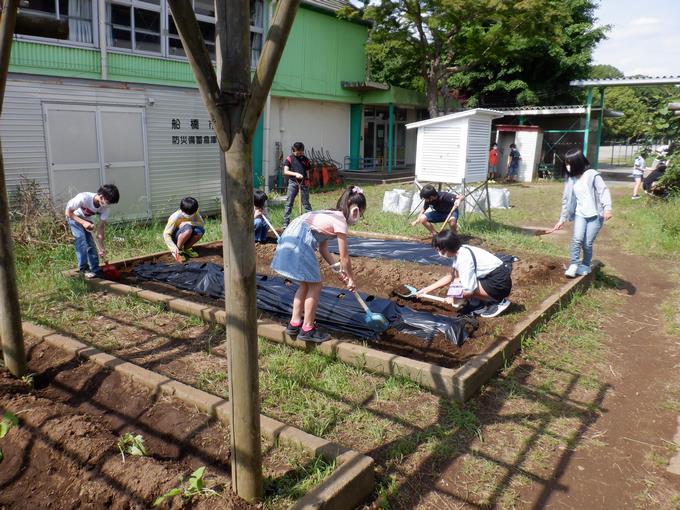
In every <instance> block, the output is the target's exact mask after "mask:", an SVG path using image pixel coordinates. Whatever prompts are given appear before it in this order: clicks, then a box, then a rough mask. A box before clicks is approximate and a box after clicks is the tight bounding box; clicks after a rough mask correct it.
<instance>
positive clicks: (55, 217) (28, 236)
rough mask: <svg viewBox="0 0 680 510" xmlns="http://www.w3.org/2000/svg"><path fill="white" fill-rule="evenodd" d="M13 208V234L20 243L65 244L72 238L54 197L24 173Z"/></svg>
mask: <svg viewBox="0 0 680 510" xmlns="http://www.w3.org/2000/svg"><path fill="white" fill-rule="evenodd" d="M12 203H13V207H12V209H11V211H10V220H11V221H12V227H13V228H12V234H13V235H12V238H13V240H14V242H15V243H16V244H18V245H24V246H29V245H30V246H35V245H36V244H44V245H52V244H64V243H67V242H69V241H70V233H69V231H68V228H67V226H66V222H65V221H64V216H63V215H62V214H59V213H58V212H57V210H56V209H55V207H54V205H53V204H52V200H51V198H50V196H49V193H47V192H46V191H45V190H44V189H43V188H42V187H41V186H40V184H38V183H37V182H36V181H35V180H33V179H27V178H26V177H23V176H22V177H21V178H20V180H19V185H18V186H17V188H16V191H15V192H14V193H13V195H12Z"/></svg>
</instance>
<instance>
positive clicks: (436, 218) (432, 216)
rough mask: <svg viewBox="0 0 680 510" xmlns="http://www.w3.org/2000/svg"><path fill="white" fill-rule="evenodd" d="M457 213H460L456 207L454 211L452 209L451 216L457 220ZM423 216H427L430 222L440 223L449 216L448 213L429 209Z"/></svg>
mask: <svg viewBox="0 0 680 510" xmlns="http://www.w3.org/2000/svg"><path fill="white" fill-rule="evenodd" d="M459 214H460V213H459V211H458V209H456V210H455V211H453V214H452V215H451V218H453V219H454V220H456V221H458V215H459ZM425 217H426V218H427V221H429V222H430V223H441V222H443V221H446V218H448V217H449V213H447V212H440V211H433V210H429V211H427V212H426V213H425Z"/></svg>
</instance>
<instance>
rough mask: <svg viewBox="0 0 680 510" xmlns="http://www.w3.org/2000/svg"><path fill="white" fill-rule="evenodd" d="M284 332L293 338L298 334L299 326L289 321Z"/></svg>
mask: <svg viewBox="0 0 680 510" xmlns="http://www.w3.org/2000/svg"><path fill="white" fill-rule="evenodd" d="M285 332H286V335H288V336H291V337H293V338H295V337H296V336H298V335H299V334H300V326H293V325H292V324H291V323H290V322H289V323H288V326H286V329H285Z"/></svg>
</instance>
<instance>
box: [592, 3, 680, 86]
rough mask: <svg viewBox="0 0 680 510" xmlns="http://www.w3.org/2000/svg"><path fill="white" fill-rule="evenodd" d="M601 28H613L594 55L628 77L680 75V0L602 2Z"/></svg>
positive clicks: (599, 21)
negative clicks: (605, 26) (637, 75)
mask: <svg viewBox="0 0 680 510" xmlns="http://www.w3.org/2000/svg"><path fill="white" fill-rule="evenodd" d="M596 16H597V18H598V24H599V25H612V28H611V31H610V32H609V33H608V39H607V40H604V41H601V42H600V43H599V44H598V45H597V47H596V48H595V52H594V54H593V63H594V64H609V65H613V66H614V67H616V68H618V69H619V70H621V71H622V72H623V73H624V74H625V75H626V76H631V75H635V74H643V75H647V76H670V75H672V76H680V0H600V5H599V7H598V8H597V11H596Z"/></svg>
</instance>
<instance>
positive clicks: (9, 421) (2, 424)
mask: <svg viewBox="0 0 680 510" xmlns="http://www.w3.org/2000/svg"><path fill="white" fill-rule="evenodd" d="M18 426H19V418H17V417H16V416H15V415H13V414H12V413H10V412H9V411H5V414H4V415H3V416H2V420H0V439H2V438H3V437H5V436H6V435H7V434H9V431H10V430H12V429H13V428H14V427H18ZM4 458H5V454H4V453H2V448H0V462H2V460H3V459H4Z"/></svg>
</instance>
